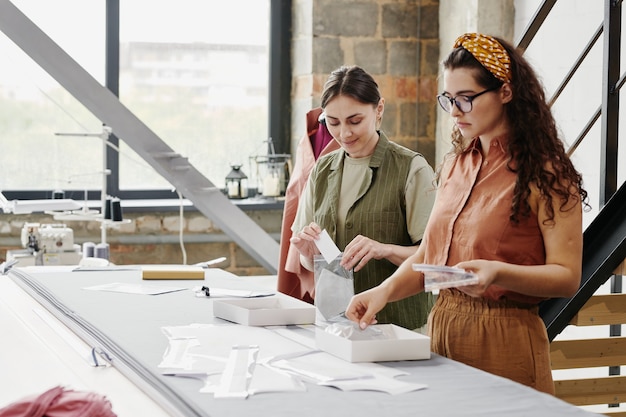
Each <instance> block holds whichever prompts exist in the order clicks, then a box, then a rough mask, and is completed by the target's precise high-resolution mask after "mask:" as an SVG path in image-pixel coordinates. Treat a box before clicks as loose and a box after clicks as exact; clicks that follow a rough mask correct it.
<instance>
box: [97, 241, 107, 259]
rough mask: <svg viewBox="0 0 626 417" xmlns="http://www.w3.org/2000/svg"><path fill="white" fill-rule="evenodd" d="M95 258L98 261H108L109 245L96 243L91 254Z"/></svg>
mask: <svg viewBox="0 0 626 417" xmlns="http://www.w3.org/2000/svg"><path fill="white" fill-rule="evenodd" d="M93 255H94V257H95V258H100V259H106V260H108V259H109V244H108V243H98V244H97V245H96V246H95V248H94V253H93Z"/></svg>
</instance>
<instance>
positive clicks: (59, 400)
mask: <svg viewBox="0 0 626 417" xmlns="http://www.w3.org/2000/svg"><path fill="white" fill-rule="evenodd" d="M44 416H45V417H116V414H115V413H114V412H113V410H112V408H111V403H110V402H109V400H108V399H107V398H106V397H104V396H102V395H100V394H96V393H93V392H80V391H73V390H66V389H64V388H62V387H55V388H52V389H49V390H48V391H46V392H44V393H43V394H36V395H31V396H28V397H25V398H22V399H21V400H18V401H16V402H14V403H12V404H10V405H8V406H6V407H4V408H2V409H0V417H44Z"/></svg>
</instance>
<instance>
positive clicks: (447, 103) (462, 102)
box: [437, 86, 500, 113]
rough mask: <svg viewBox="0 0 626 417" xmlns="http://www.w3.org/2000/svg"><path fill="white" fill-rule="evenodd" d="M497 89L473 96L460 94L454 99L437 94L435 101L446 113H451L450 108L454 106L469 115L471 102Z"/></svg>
mask: <svg viewBox="0 0 626 417" xmlns="http://www.w3.org/2000/svg"><path fill="white" fill-rule="evenodd" d="M498 88H500V86H498V87H493V88H488V89H486V90H485V91H481V92H480V93H478V94H474V95H473V96H466V95H463V94H460V95H458V96H456V97H448V96H446V95H445V94H439V95H438V96H437V101H438V102H439V105H440V106H441V108H442V109H444V110H445V111H446V112H448V113H450V112H452V106H454V105H456V107H457V108H458V109H459V110H461V111H462V112H463V113H469V112H471V111H472V101H474V99H475V98H476V97H478V96H482V95H483V94H485V93H488V92H490V91H495V90H497V89H498Z"/></svg>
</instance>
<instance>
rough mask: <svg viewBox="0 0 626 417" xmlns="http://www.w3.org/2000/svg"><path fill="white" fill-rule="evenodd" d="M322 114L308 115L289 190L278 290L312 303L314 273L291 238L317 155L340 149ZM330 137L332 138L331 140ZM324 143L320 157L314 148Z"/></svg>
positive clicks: (317, 111)
mask: <svg viewBox="0 0 626 417" xmlns="http://www.w3.org/2000/svg"><path fill="white" fill-rule="evenodd" d="M321 113H322V109H321V108H316V109H313V110H310V111H309V112H308V113H307V114H306V122H307V133H306V135H304V136H303V137H302V138H301V139H300V142H299V143H298V149H297V151H296V159H295V163H294V168H293V172H292V173H291V176H290V177H289V184H288V185H287V189H286V190H285V205H284V208H283V220H282V228H281V235H280V255H279V262H278V285H277V289H278V291H280V292H282V293H284V294H287V295H290V296H292V297H295V298H299V299H301V300H304V301H307V302H310V303H312V302H313V296H314V288H315V284H314V282H313V281H314V279H313V272H311V271H308V270H307V269H305V268H302V266H301V265H300V254H299V252H298V250H297V249H295V248H292V247H291V245H290V244H289V239H291V224H292V223H293V220H294V219H295V217H296V212H297V210H298V202H299V201H300V195H301V194H302V191H303V190H304V187H305V186H306V183H307V180H308V179H309V174H310V173H311V170H312V169H313V166H315V162H316V160H317V158H319V157H320V156H322V155H326V154H327V153H329V152H332V151H334V150H336V149H339V144H338V143H337V141H336V140H333V139H332V136H331V135H330V133H328V130H327V129H326V127H325V126H324V125H323V124H320V123H319V121H318V117H319V115H320V114H321ZM329 138H330V141H328V140H329ZM318 141H320V142H319V143H318ZM324 142H325V145H324V147H323V148H322V150H321V151H319V154H318V155H317V157H316V153H315V150H314V149H315V148H319V147H320V146H319V145H320V144H321V143H324Z"/></svg>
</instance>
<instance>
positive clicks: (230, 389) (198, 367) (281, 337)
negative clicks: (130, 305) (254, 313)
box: [159, 324, 427, 399]
mask: <svg viewBox="0 0 626 417" xmlns="http://www.w3.org/2000/svg"><path fill="white" fill-rule="evenodd" d="M162 330H163V333H164V334H165V335H166V336H167V337H168V339H169V347H168V349H167V350H166V352H165V355H164V356H163V360H162V362H161V364H160V365H159V367H160V368H164V371H163V374H164V375H174V376H179V377H193V378H199V379H201V380H203V381H204V385H203V386H202V387H201V388H200V392H203V393H209V394H213V395H214V397H215V398H230V399H236V398H237V399H245V398H247V397H249V396H250V395H254V394H258V393H266V392H302V391H306V385H305V382H309V383H313V384H317V385H325V386H333V387H336V388H338V389H341V390H345V391H354V390H368V391H381V392H386V393H389V394H392V395H396V394H401V393H405V392H410V391H415V390H419V389H424V388H427V386H426V385H424V384H416V383H410V382H404V381H401V380H398V379H396V377H398V376H401V375H406V373H405V372H403V371H401V370H398V369H394V368H390V367H387V366H384V365H381V364H378V363H350V362H346V361H344V360H341V359H339V358H337V357H335V356H332V355H330V354H328V353H326V352H322V351H319V350H316V349H309V348H307V347H306V346H304V345H302V344H301V343H298V342H296V341H295V340H297V339H301V335H298V336H297V337H289V336H287V335H286V333H288V332H289V331H290V330H288V329H287V328H285V327H276V328H271V327H267V328H264V327H246V326H239V325H206V324H192V325H188V326H172V327H164V328H162ZM304 331H306V330H304ZM311 334H314V332H312V331H311Z"/></svg>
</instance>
